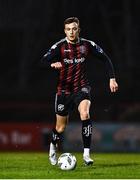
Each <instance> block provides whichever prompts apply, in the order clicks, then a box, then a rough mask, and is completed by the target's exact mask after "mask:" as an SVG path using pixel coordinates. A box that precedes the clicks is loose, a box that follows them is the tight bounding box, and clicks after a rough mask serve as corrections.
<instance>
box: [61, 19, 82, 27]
mask: <svg viewBox="0 0 140 180" xmlns="http://www.w3.org/2000/svg"><path fill="white" fill-rule="evenodd" d="M73 22H76V23H77V24H78V26H79V27H80V22H79V19H78V18H77V17H69V18H67V19H65V21H64V28H65V25H66V24H70V23H73Z"/></svg>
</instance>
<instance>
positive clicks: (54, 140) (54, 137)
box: [51, 129, 61, 145]
mask: <svg viewBox="0 0 140 180" xmlns="http://www.w3.org/2000/svg"><path fill="white" fill-rule="evenodd" d="M60 135H61V133H58V132H57V131H56V129H53V130H52V141H51V142H52V144H54V145H56V144H57V143H58V141H59V140H60Z"/></svg>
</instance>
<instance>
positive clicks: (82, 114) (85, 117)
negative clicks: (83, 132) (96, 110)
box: [80, 111, 89, 120]
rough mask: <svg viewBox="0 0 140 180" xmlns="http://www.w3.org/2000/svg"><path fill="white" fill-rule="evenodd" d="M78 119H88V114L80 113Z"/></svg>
mask: <svg viewBox="0 0 140 180" xmlns="http://www.w3.org/2000/svg"><path fill="white" fill-rule="evenodd" d="M80 117H81V119H82V120H85V119H89V112H87V111H82V112H80Z"/></svg>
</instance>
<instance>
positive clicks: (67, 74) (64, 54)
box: [42, 38, 115, 94]
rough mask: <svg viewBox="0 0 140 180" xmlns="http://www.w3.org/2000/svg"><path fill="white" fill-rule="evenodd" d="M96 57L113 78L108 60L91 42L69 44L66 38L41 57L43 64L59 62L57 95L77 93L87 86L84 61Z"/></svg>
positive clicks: (83, 41) (112, 71)
mask: <svg viewBox="0 0 140 180" xmlns="http://www.w3.org/2000/svg"><path fill="white" fill-rule="evenodd" d="M90 54H93V55H96V56H98V57H99V58H100V59H101V60H102V61H103V62H104V63H105V66H106V68H107V71H108V73H109V77H110V78H114V77H115V75H114V68H113V65H112V62H111V60H110V58H109V57H108V56H107V55H106V54H105V53H104V51H103V50H102V49H101V48H100V47H99V46H98V45H97V44H95V43H94V42H93V41H90V40H87V39H83V38H79V39H78V41H77V43H75V44H72V43H70V42H69V41H68V40H67V38H64V39H61V40H60V41H59V42H57V43H55V44H54V45H53V46H52V47H51V48H50V49H49V51H48V52H47V53H46V54H45V55H44V56H43V58H42V62H43V63H49V64H51V63H54V62H61V64H62V68H61V69H60V70H59V78H58V85H57V93H58V94H61V92H63V91H64V92H65V93H66V94H69V93H71V92H77V91H79V90H80V89H81V88H82V87H84V86H87V85H89V81H88V78H87V75H86V61H87V57H88V56H89V55H90Z"/></svg>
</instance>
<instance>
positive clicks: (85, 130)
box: [82, 119, 93, 165]
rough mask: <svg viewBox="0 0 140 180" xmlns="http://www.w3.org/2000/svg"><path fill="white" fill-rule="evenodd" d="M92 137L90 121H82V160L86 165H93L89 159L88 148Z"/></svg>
mask: <svg viewBox="0 0 140 180" xmlns="http://www.w3.org/2000/svg"><path fill="white" fill-rule="evenodd" d="M91 137H92V121H91V120H90V119H87V120H84V121H82V139H83V145H84V153H83V159H84V162H85V164H86V165H89V164H93V160H92V159H91V158H90V146H91Z"/></svg>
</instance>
